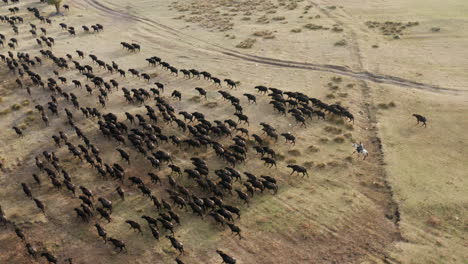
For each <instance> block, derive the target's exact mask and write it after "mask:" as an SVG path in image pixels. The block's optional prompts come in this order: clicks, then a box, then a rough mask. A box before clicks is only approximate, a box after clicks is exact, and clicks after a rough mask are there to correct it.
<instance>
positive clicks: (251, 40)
mask: <svg viewBox="0 0 468 264" xmlns="http://www.w3.org/2000/svg"><path fill="white" fill-rule="evenodd" d="M256 41H257V40H256V39H254V38H248V39H246V40H244V41H242V42H241V43H239V44H237V45H236V48H240V49H250V48H252V47H253V45H254V44H255V42H256Z"/></svg>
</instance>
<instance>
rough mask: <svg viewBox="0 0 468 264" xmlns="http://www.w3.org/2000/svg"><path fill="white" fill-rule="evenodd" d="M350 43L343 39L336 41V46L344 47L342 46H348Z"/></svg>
mask: <svg viewBox="0 0 468 264" xmlns="http://www.w3.org/2000/svg"><path fill="white" fill-rule="evenodd" d="M347 44H348V43H347V42H346V40H344V39H342V40H340V41H337V42H335V44H334V45H335V46H338V47H342V46H346V45H347Z"/></svg>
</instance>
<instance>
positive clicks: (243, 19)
mask: <svg viewBox="0 0 468 264" xmlns="http://www.w3.org/2000/svg"><path fill="white" fill-rule="evenodd" d="M241 20H242V21H249V20H250V17H243V18H242V19H241Z"/></svg>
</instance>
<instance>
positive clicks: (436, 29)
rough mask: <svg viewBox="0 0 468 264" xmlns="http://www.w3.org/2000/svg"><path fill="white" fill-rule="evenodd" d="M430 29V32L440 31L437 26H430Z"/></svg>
mask: <svg viewBox="0 0 468 264" xmlns="http://www.w3.org/2000/svg"><path fill="white" fill-rule="evenodd" d="M431 31H432V32H440V28H439V27H433V28H431Z"/></svg>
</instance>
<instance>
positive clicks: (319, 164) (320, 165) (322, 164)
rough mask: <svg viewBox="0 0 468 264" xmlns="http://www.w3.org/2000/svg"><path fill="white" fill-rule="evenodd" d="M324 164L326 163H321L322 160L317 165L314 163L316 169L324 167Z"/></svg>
mask: <svg viewBox="0 0 468 264" xmlns="http://www.w3.org/2000/svg"><path fill="white" fill-rule="evenodd" d="M326 166H327V165H326V164H325V163H323V162H321V163H318V164H317V165H315V167H316V168H317V169H324V168H325V167H326Z"/></svg>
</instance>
